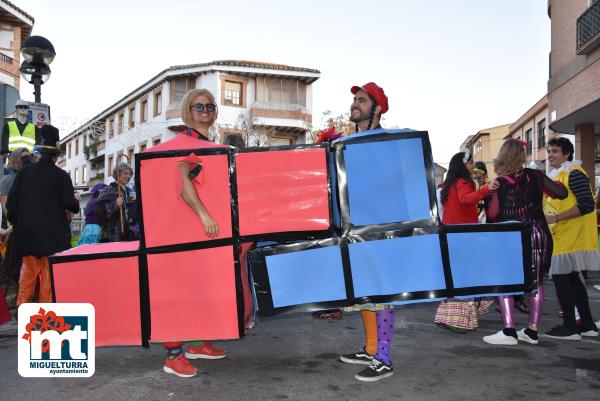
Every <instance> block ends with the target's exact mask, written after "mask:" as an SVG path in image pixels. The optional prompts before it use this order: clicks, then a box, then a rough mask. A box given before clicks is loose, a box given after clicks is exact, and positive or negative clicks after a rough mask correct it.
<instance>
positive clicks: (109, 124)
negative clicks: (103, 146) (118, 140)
mask: <svg viewBox="0 0 600 401" xmlns="http://www.w3.org/2000/svg"><path fill="white" fill-rule="evenodd" d="M106 128H107V129H108V139H110V138H112V137H113V136H114V135H115V131H114V120H113V119H112V118H111V119H110V120H107V121H106Z"/></svg>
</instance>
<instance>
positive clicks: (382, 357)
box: [340, 82, 394, 382]
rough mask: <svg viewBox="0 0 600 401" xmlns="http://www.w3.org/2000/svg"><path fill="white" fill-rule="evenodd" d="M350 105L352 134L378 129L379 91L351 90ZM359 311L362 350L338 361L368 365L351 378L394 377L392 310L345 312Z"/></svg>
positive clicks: (382, 105) (376, 307)
mask: <svg viewBox="0 0 600 401" xmlns="http://www.w3.org/2000/svg"><path fill="white" fill-rule="evenodd" d="M350 91H351V92H352V94H354V101H353V102H352V105H351V106H350V121H352V122H353V123H355V124H356V132H361V131H368V130H371V129H380V128H381V124H380V121H381V115H382V114H383V113H385V112H386V111H388V108H389V107H388V98H387V96H386V95H385V93H384V91H383V89H382V88H381V87H379V86H378V85H377V84H375V83H373V82H369V83H368V84H365V85H363V86H353V87H352V89H350ZM345 310H347V311H360V312H361V317H362V320H363V324H364V327H365V337H366V342H365V346H364V347H363V348H362V349H361V350H359V351H358V352H355V353H352V354H344V355H341V356H340V360H341V361H342V362H346V363H355V364H361V365H368V366H367V367H366V368H364V369H363V370H361V371H360V372H358V373H357V374H356V375H355V376H354V377H355V378H356V379H357V380H360V381H364V382H373V381H377V380H381V379H384V378H386V377H389V376H391V375H392V374H393V373H394V370H393V365H392V361H391V359H390V349H391V345H392V336H393V334H394V308H393V306H390V305H380V304H364V305H355V306H353V307H350V308H346V309H345Z"/></svg>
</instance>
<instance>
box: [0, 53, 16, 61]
mask: <svg viewBox="0 0 600 401" xmlns="http://www.w3.org/2000/svg"><path fill="white" fill-rule="evenodd" d="M0 61H4V62H5V63H8V64H12V63H13V58H12V57H10V56H7V55H6V54H4V53H0Z"/></svg>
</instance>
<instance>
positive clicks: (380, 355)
mask: <svg viewBox="0 0 600 401" xmlns="http://www.w3.org/2000/svg"><path fill="white" fill-rule="evenodd" d="M375 315H376V319H377V355H375V358H377V359H378V360H380V361H381V362H383V363H385V364H386V365H391V364H392V361H391V359H390V348H391V346H392V338H393V336H394V309H385V310H380V311H376V312H375Z"/></svg>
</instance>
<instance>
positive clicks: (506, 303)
mask: <svg viewBox="0 0 600 401" xmlns="http://www.w3.org/2000/svg"><path fill="white" fill-rule="evenodd" d="M498 303H499V304H500V311H501V312H502V324H503V325H504V328H505V329H514V328H515V319H514V313H515V312H514V303H515V301H514V299H513V296H512V295H506V296H500V297H498ZM543 309H544V285H543V284H542V282H541V280H538V287H537V291H536V292H535V293H531V294H529V326H533V327H535V328H536V330H537V329H538V327H539V325H540V317H541V316H542V310H543Z"/></svg>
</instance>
